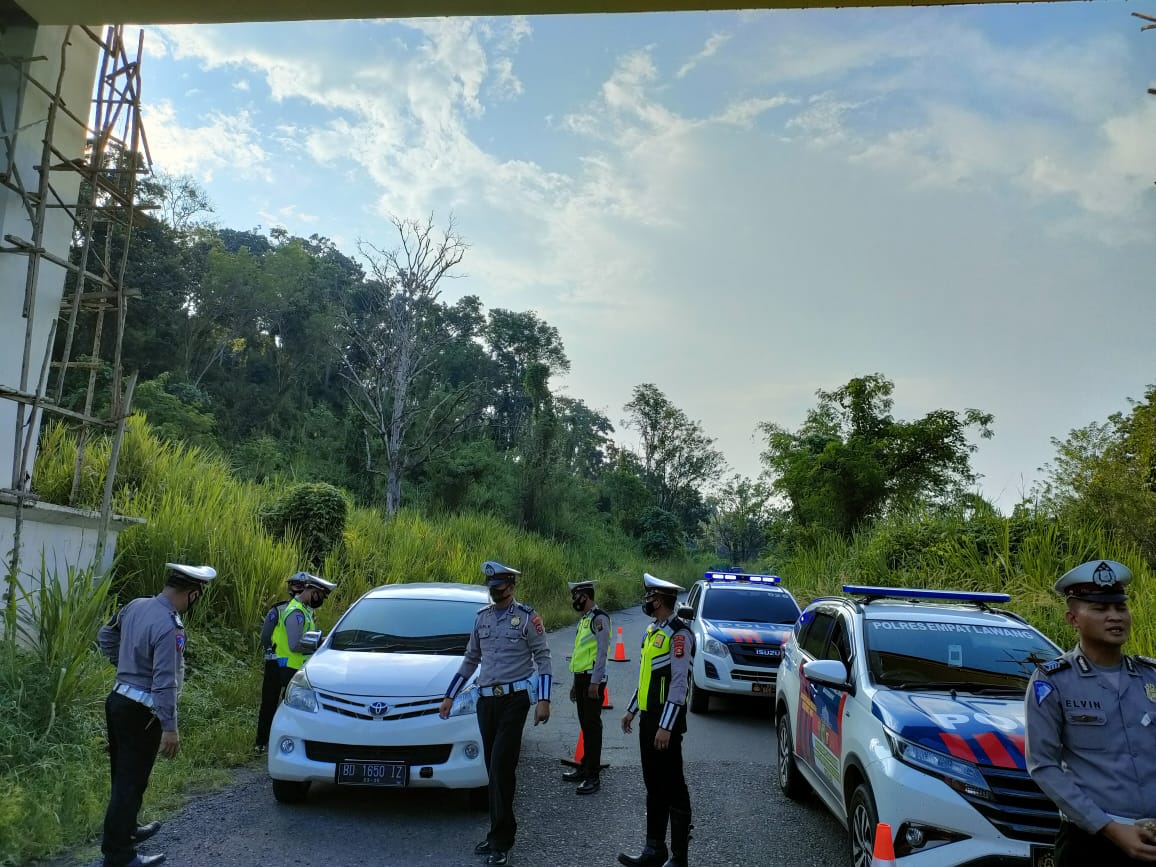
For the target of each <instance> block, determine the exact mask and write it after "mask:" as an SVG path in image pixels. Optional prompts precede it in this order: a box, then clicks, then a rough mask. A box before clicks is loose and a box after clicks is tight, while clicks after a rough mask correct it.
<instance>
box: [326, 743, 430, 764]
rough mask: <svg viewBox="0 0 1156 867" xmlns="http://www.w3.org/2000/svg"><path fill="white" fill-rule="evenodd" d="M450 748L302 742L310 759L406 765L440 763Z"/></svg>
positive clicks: (334, 762) (427, 745)
mask: <svg viewBox="0 0 1156 867" xmlns="http://www.w3.org/2000/svg"><path fill="white" fill-rule="evenodd" d="M452 750H453V745H452V744H426V745H419V746H407V747H369V746H364V745H361V744H330V743H326V742H325V741H306V742H305V756H306V758H308V759H309V761H311V762H332V763H333V764H336V763H337V762H343V761H363V762H405V763H406V764H408V765H440V764H444V763H445V762H446V761H447V760H448V759H449V757H450V752H451V751H452Z"/></svg>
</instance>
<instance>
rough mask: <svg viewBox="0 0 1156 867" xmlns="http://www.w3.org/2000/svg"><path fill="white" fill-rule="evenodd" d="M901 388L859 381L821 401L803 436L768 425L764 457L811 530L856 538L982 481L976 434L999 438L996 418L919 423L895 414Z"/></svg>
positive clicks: (879, 379) (945, 415) (946, 415)
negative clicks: (902, 511) (974, 459)
mask: <svg viewBox="0 0 1156 867" xmlns="http://www.w3.org/2000/svg"><path fill="white" fill-rule="evenodd" d="M893 390H894V383H892V382H891V381H890V380H888V379H886V378H884V377H883V375H882V374H878V373H876V374H871V375H868V376H863V377H856V378H855V379H852V380H851V381H850V382H848V383H847V384H846V385H844V386H843V387H841V388H839V389H836V390H835V391H823V390H822V389H820V390H819V391H818V392H817V395H818V398H819V403H818V406H816V407H815V408H814V409H812V410H810V411H809V412H808V413H807V418H806V420H805V421H804V423H803V425H802V427H800V428H799V430H798V431H796V432H794V433H792V432H790V431H788V430H786V429H785V428H783V427H781V426H779V425H776V424H772V423H770V422H764V423H763V424H761V425H759V430H761V431H762V433H763V434H764V435H765V436H766V438H767V448H766V450H765V451H764V452H763V453H762V460H763V464H764V466H765V467H766V475H767V476H768V477H769V478H770V479H771V480H772V483H773V487H774V490H775V491H776V492H777V493H779V494H782V495H783V496H784V497H786V498H787V500H788V502H789V503H790V507H791V513H792V516H793V517H794V518H795V520H797V521H798V522H799V523H800V524H802V525H804V526H818V527H826V528H828V529H831V530H834V531H836V532H838V533H840V534H841V535H844V536H846V535H849V534H850V533H852V532H854V531H855V530H856V529H858V528H859V527H860V526H861V525H862V524H863V523H864V522H866V521H868V520H870V519H872V518H876V517H879V516H880V515H882V514H883V513H884V512H885V511H886V510H887V509H889V508H902V507H906V506H912V505H916V504H919V503H923V502H942V501H943V500H950V499H955V498H957V497H958V495H959V494H960V493H961V492H962V491H963V490H965V489H966V488H967V487H968V486H970V485H973V484H974V483H975V482H976V481H977V477H976V476H975V474H974V473H973V472H972V470H971V455H972V453H973V452H974V451H975V449H976V447H975V446H974V445H972V444H970V443H969V442H968V439H967V435H968V432H969V430H971V429H973V428H974V429H975V430H977V431H978V432H979V435H980V436H981V437H983V438H984V439H988V438H990V437H991V436H992V430H991V424H992V420H993V416H992V415H991V414H990V413H985V412H981V411H980V410H977V409H967V410H964V411H963V413H962V414H960V413H957V412H954V411H951V410H944V409H940V410H934V411H932V412H929V413H928V414H927V415H925V416H924V417H923V418H921V419H919V420H917V421H911V422H907V421H897V420H895V419H894V418H893V417H892V416H891V408H892V405H893V401H892V399H891V394H892V391H893Z"/></svg>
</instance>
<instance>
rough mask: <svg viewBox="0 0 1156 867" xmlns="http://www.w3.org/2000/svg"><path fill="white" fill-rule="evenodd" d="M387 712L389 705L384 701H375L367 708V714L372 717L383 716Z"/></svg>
mask: <svg viewBox="0 0 1156 867" xmlns="http://www.w3.org/2000/svg"><path fill="white" fill-rule="evenodd" d="M387 710H389V705H387V704H386V703H385V702H384V701H375V702H374V703H373V704H371V705H370V706H369V712H370V713H371V714H373V715H374V716H385V712H386V711H387Z"/></svg>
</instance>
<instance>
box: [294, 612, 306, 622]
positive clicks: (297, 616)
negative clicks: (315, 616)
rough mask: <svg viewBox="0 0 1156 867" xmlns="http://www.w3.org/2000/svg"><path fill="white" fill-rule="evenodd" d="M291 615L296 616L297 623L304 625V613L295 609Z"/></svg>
mask: <svg viewBox="0 0 1156 867" xmlns="http://www.w3.org/2000/svg"><path fill="white" fill-rule="evenodd" d="M293 615H294V616H295V617H296V618H297V622H298V623H299V624H301V625H302V626H304V625H305V615H304V614H302V613H301V612H300V611H295V612H293Z"/></svg>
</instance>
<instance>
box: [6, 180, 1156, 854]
mask: <svg viewBox="0 0 1156 867" xmlns="http://www.w3.org/2000/svg"><path fill="white" fill-rule="evenodd" d="M151 183H154V186H153V187H152V188H151V195H154V196H155V197H156V200H157V202H158V203H164V205H165V206H164V207H162V208H160V209H159V211H158V212H159V213H162V214H165V215H166V216H167V219H166V220H165V221H162V220H148V221H146V222H145V223H144V224H143V226H141V227H139V228H138V234H137V235H134V238H133V251H134V252H133V255H132V259H131V263H130V271H131V273H130V274H128V275H127V276H126V283H127V284H128V285H134V286H142V287H146V291H147V292H148V296H149V303H148V304H147V305H146V304H137V305H134V306H133V307H132V308H130V317H129V319H130V322H129V335H130V337H129V338H126V343H125V346H124V359H125V365H126V367H127V368H128V369H130V370H138V371H139V372H140V376H141V382H140V385H139V386H138V388H137V392H136V399H135V407H136V409H137V410H138V412H139V413H140V414H139V415H135V416H133V417H132V418H131V419H130V420H129V422H128V425H127V431H126V436H125V442H124V446H123V450H122V453H121V458H120V464H119V468H118V473H117V478H116V485H115V489H114V504H115V509H116V511H117V512H118V513H120V514H124V515H131V516H136V517H140V518H144V519H145V521H146V523H144V524H143V525H140V526H135V527H133V528H131V529H129V530H127V531H125V532H124V533H122V534H121V536H120V538H119V540H118V545H117V559H116V562H115V565H114V567H113V570H112V574H111V575H108V576H94V575H81V574H76V575H72V576H71V577H70V580H69V581H66V582H55V581H52V580H45V576H43V575H42V574H37V577H36V580H35V581H33V580H31V579H27V585H28V586H24V587H22V588H21V590H20V593H18V595H20V594H26V600H25V601H26V602H27V604H25V605H19V604H17V602H18V601H19V600H18V599H16V598H14V599H12V600H9V603H8V604H7V605H6V606H5V611H4V621H3V626H4V632H3V637H2V638H0V864H21V863H26V862H27V861H28V860H30V859H33V858H37V857H41V856H45V855H49V854H51V853H53V852H56V851H58V850H60V849H62V848H67V847H71V846H77V845H84V844H86V843H87V842H90V841H91V840H92V839H93V838H94V836H95V835H96V834H98V832H99V828H100V823H101V819H102V816H103V810H104V806H105V798H106V797H107V791H108V770H107V763H106V757H105V754H104V746H103V737H104V723H103V700H104V696H105V694H106V693H107V690H108V688H109V685H110V683H111V679H112V671H111V668H110V666H108V664H107V663H105V662H104V661H103V660H102V659H101V658H100V657H99V655H98V654H96V653H95V652H94V649H93V638H94V636H95V633H96V630H97V628H98V626H99V624H100V623H101V622H102V620H103V619H104V618H106V617H107V616H108V614H109V612H110V611H111V610H112V609H113V607H114V606H116V605H119V604H122V603H123V602H125V601H127V600H129V599H131V598H134V597H136V596H141V595H151V594H154V593H156V592H157V590H158V589H159V585H160V583H161V580H162V578H163V567H164V563H165V562H167V561H172V560H177V561H182V562H187V563H208V564H211V565H212V566H214V567H215V568H216V569H217V570H218V572H219V574H220V578H219V580H218V581H217V582H215V584H214V586H213V587H212V589H211V591H210V593H209V594H208V595H207V596H206V598H205V599H204V601H202V602H201V603H200V604H199V606H198V607H197V609H196V610H195V611H194V612H192V613H191V615H190V616H189V617H188V618H187V621H188V627H189V643H188V649H187V663H188V679H187V684H186V688H185V691H184V695H183V696H182V699H181V720H182V725H181V734H182V750H181V754H180V756H179V757H178V758H177V759H176V760H174V761H172V762H161V763H159V765H158V770H157V772H156V773H155V775H154V777H153V783H152V785H151V786H150V788H149V791H148V795H147V800H146V806H145V815H146V816H149V817H154V816H158V815H160V814H163V813H164V812H165V811H167V810H171V809H173V808H175V807H176V806H178V805H179V803H180V801H181V799H182V798H183V797H185V796H187V795H188V794H189V793H190V792H193V791H196V790H197V789H199V788H204V787H210V786H214V785H218V784H220V783H222V782H223V781H225V780H226V779H227V778H228V769H229V768H231V767H235V766H238V765H241V764H245V763H247V762H249V761H251V750H250V745H251V743H252V739H253V728H254V722H255V721H254V717H255V708H256V703H257V695H258V688H259V673H260V667H261V658H260V653H259V649H258V647H257V635H258V628H259V624H260V620H261V617H262V615H263V614H264V612H265V610H266V609H267V607H268V606H269V605H270V604H271V603H272V602H273V601H275V600H277V599H280V598H282V596H283V592H284V582H285V579H286V578H287V577H288V576H289V575H291V574H292V573H293V572H295V571H297V570H299V569H310V570H313V571H317V572H319V573H321V574H324V575H325V576H326V577H328V578H331V579H333V580H336V581H337V582H338V589H337V591H336V592H335V593H334V594H333V595H332V596H331V597H330V601H329V602H328V604H327V605H326V607H325V608H323V609H322V610H321V612H320V617H319V620H320V623H321V625H322V627H324V628H329V627H330V626H331V625H332V623H333V622H334V620H335V619H336V617H337V616H339V615H340V613H341V612H343V611H344V610H345V608H346V607H347V606H348V605H349V604H350V603H351V602H352V601H353V600H355V599H356V598H357V597H358V596H359V595H360V594H362V593H363V592H365V591H366V590H368V589H370V588H371V587H374V586H377V585H380V584H385V583H394V582H409V581H428V580H434V581H465V582H471V583H479V582H480V580H481V577H482V576H481V572H480V569H479V566H480V564H481V563H482V562H483V561H484V560H487V559H498V560H501V561H502V562H505V563H507V564H509V565H511V566H514V567H516V568H518V569H520V570H521V571H522V573H523V577H522V579H521V580H520V581H519V588H518V595H519V597H520V598H522V599H524V600H525V601H527V602H530V603H531V604H533V605H534V606H535V607H536V608H537V609H538V610H539V611H540V612H541V613H542V615H543V617H544V619H545V621H546V623H547V624H548V625H549V626H551V627H558V626H563V625H565V624H567V623H570V622H573V620H574V618H575V615H574V612H573V611H572V610H571V608H570V605H569V594H568V592H567V588H566V581H572V580H575V579H577V578H579V577H592V578H594V579H596V580H597V581H598V582H599V588H600V597H599V601H600V603H602V604H603V605H605V606H607V607H609V608H620V607H625V606H629V605H633V604H635V603H636V602H637V600H638V599H639V596H640V578H641V574H642V572H643V571H644V570H645V571H649V572H651V573H652V574H655V575H658V576H660V577H662V578H667V579H670V580H674V581H676V582H678V583H680V584H684V585H689V584H690V583H691V582H693V581H694V580H696V579H697V577H699V576H700V575H701V573H702V571H703V570H704V569H705V568H710V567H716V566H739V567H745V568H748V569H757V570H759V571H770V572H775V573H778V574H779V575H781V576H782V577H783V580H784V582H785V584H786V585H787V586H789V587H790V588H791V589H792V590H793V591H794V592H795V594H796V595H797V596H798V597H799V601H800V602H802V603H806V602H807V601H809V600H810V599H811V598H812V597H814V596H817V595H822V594H829V593H838V592H839V589H840V587H841V585H842V584H843V583H845V582H847V583H864V584H882V585H891V586H904V585H906V586H923V587H951V588H966V589H975V590H998V591H1004V592H1008V593H1010V594H1011V595H1012V602H1011V603H1010V605H1009V607H1010V608H1012V609H1013V610H1015V611H1017V612H1019V613H1021V614H1022V615H1024V616H1025V617H1027V618H1028V619H1029V620H1030V621H1031V622H1032V623H1033V624H1035V625H1037V626H1038V627H1040V628H1041V629H1042V630H1043V631H1045V632H1046V633H1047V634H1049V635H1050V636H1051V637H1052V638H1053V639H1055V640H1056V641H1058V642H1059V643H1060V644H1062V645H1067V644H1070V643H1071V640H1072V637H1071V635H1070V633H1069V632H1068V630H1067V628H1066V627H1065V626H1064V625H1063V622H1062V607H1061V605H1060V604H1059V601H1058V600H1057V599H1056V598H1055V595H1054V594H1053V592H1052V590H1051V586H1052V583H1053V582H1054V581H1055V579H1056V578H1057V577H1058V575H1059V574H1060V573H1061V572H1062V571H1064V570H1065V569H1067V568H1070V567H1071V566H1073V565H1075V564H1077V563H1079V562H1082V561H1084V560H1087V559H1092V558H1095V557H1111V558H1114V559H1118V560H1120V561H1122V562H1124V563H1126V564H1128V565H1129V566H1130V567H1131V568H1132V569H1133V570H1134V572H1135V574H1136V579H1137V580H1136V583H1135V585H1134V588H1133V592H1132V594H1131V595H1132V599H1133V610H1134V612H1135V626H1134V633H1133V635H1134V638H1133V642H1132V645H1131V650H1132V651H1133V652H1138V653H1145V654H1149V655H1151V654H1152V653H1153V652H1154V651H1156V634H1154V630H1156V624H1154V617H1156V587H1154V586H1153V584H1152V577H1153V576H1152V569H1153V565H1154V564H1156V410H1154V409H1153V404H1152V398H1153V395H1154V394H1156V392H1153V391H1150V392H1149V393H1148V394H1146V395H1145V396H1144V398H1143V399H1142V400H1140V401H1137V402H1134V403H1132V404H1131V406H1130V407H1129V409H1128V411H1127V412H1122V413H1120V414H1119V415H1117V416H1113V417H1112V418H1110V419H1107V420H1103V421H1095V422H1092V423H1091V424H1089V425H1088V427H1086V428H1084V429H1081V430H1077V431H1073V432H1071V433H1070V434H1069V435H1068V436H1067V438H1065V439H1058V440H1055V441H1054V446H1055V450H1056V451H1055V458H1054V460H1053V463H1052V464H1051V465H1050V466H1049V467H1048V468H1047V473H1046V479H1045V481H1044V482H1043V483H1041V484H1040V485H1039V486H1038V488H1037V489H1035V490H1033V491H1030V492H1025V495H1024V498H1023V500H1022V502H1020V503H1018V504H1016V505H1015V506H1014V507H1013V508H1012V509H1011V510H1010V513H1009V514H1003V513H1001V512H1000V511H999V509H997V508H996V506H995V505H993V504H992V503H990V502H987V501H986V500H984V499H983V498H982V497H981V496H980V495H979V494H978V493H977V491H978V490H980V481H981V480H980V479H978V478H977V477H976V476H975V474H974V472H973V470H972V468H971V457H972V455H973V454H974V452H975V450H976V449H977V448H980V447H982V443H983V441H984V440H986V439H987V438H989V437H991V436H992V435H994V434H995V433H996V432H997V431H998V420H997V419H993V418H992V417H991V415H990V414H988V413H986V412H984V411H983V410H982V409H974V408H965V409H958V410H956V409H947V408H944V409H937V410H933V411H931V412H928V413H927V414H926V415H924V416H922V417H920V418H916V419H911V420H905V419H897V418H895V417H894V415H893V412H892V391H893V384H892V382H891V381H890V380H888V379H887V378H886V377H885V376H883V375H882V374H879V373H871V374H865V375H863V376H858V377H855V378H852V379H851V380H849V381H848V382H847V383H845V384H843V385H836V386H835V387H834V388H833V390H831V391H826V390H822V391H819V392H818V393H817V395H816V398H817V399H816V403H815V406H814V408H813V409H812V410H811V412H810V413H809V414H808V416H807V418H806V419H805V420H804V422H803V424H802V425H800V427H799V428H798V429H795V430H791V429H788V428H786V427H784V426H782V425H781V424H779V423H777V422H775V421H773V420H768V421H766V422H765V423H764V424H762V425H761V426H760V427H759V429H758V431H757V433H758V435H759V436H760V437H761V439H762V441H763V443H764V452H763V461H762V462H763V467H762V470H763V471H762V472H761V473H760V474H759V475H758V476H757V477H755V478H748V477H744V476H742V475H736V474H734V473H732V472H731V471H730V470H729V469H728V467H727V463H726V459H725V456H724V455H722V454H721V452H719V451H718V449H717V448H716V447H715V442H714V440H713V438H712V437H711V436H710V434H709V432H708V427H709V424H704V423H702V422H699V421H696V420H694V419H691V418H690V417H688V416H687V414H686V413H685V412H684V411H683V410H681V409H680V408H679V407H677V406H676V405H675V404H674V403H673V402H672V401H671V400H670V398H669V397H667V395H666V394H665V393H664V392H663V391H662V389H661V388H660V387H659V385H658V384H655V383H639V384H637V385H636V386H635V387H634V388H633V389H632V391H631V395H630V399H629V400H628V401H627V402H626V403H625V404H624V405H623V406H622V407H621V419H620V420H619V422H618V424H617V425H616V424H615V423H614V422H612V420H611V418H610V417H609V416H608V415H607V414H606V413H605V412H603V411H598V410H595V409H593V408H591V407H589V406H587V405H586V404H585V403H584V402H583V401H582V400H581V399H579V398H577V397H574V396H566V395H562V394H561V393H559V391H558V390H557V389H556V388H555V387H553V386H552V381H553V380H554V379H555V378H557V377H559V376H561V375H563V374H565V373H566V372H567V371H568V370H569V368H570V362H569V359H568V358H567V356H566V353H565V349H564V346H563V343H562V339H561V335H560V334H559V333H558V331H557V329H555V328H554V327H553V326H551V325H549V324H548V323H547V322H545V321H544V320H543V319H541V318H540V317H539V316H538V314H537V313H535V312H534V311H510V310H502V309H486V308H485V307H484V306H483V304H482V301H481V299H479V298H477V297H476V296H472V295H461V296H460V297H456V298H454V299H452V300H451V299H447V298H444V297H443V296H442V294H441V292H442V286H443V282H442V280H443V278H444V277H449V276H453V275H454V271H455V268H456V266H457V264H458V262H460V261H461V259H462V258H463V257H464V256H466V255H467V253H468V248H467V247H466V246H465V244H464V242H463V241H462V240H461V238H460V236H458V234H457V231H456V229H455V228H454V227H452V226H449V227H447V228H446V229H445V230H444V231H442V230H439V229H438V228H437V227H436V226H435V224H434V223H433V221H432V220H429V221H406V220H399V221H397V222H396V223H395V224H394V225H393V226H392V227H391V229H390V232H391V237H392V242H391V239H390V238H386V239H383V241H382V247H381V248H377V247H366V248H364V249H362V250H361V251H360V252H361V254H362V259H361V260H360V261H364V262H368V263H370V267H369V269H368V271H367V270H366V269H363V267H362V266H361V265H360V264H359V260H355V259H354V258H351V257H350V256H348V255H346V254H344V253H342V252H341V251H339V250H337V248H336V247H335V246H334V245H333V244H332V243H331V242H330V241H328V240H327V239H325V238H323V237H319V236H313V237H311V238H308V239H305V238H294V237H290V236H288V235H287V234H286V233H284V232H282V231H279V230H274V231H272V232H269V233H267V234H262V233H259V232H242V231H235V230H231V229H224V228H220V227H217V226H214V225H213V224H212V223H211V222H209V221H208V219H207V218H208V216H209V212H208V210H207V207H208V206H207V203H205V202H204V200H203V197H202V196H200V194H199V193H197V191H196V189H195V185H193V184H191V183H190V182H188V181H187V179H186V180H182V179H175V180H174V179H165V178H163V177H162V178H161V179H159V180H158V181H155V182H151ZM114 231H119V229H115V228H114ZM108 242H109V243H110V244H112V245H115V244H117V243H122V242H123V239H121V238H119V237H117V236H115V235H114V236H113V237H111V238H109V239H108ZM413 250H416V251H418V253H417V254H416V255H417V258H407V256H409V255H410V254H409V253H407V251H413ZM89 336H91V335H89ZM78 339H82V338H78ZM109 355H110V353H105V356H106V357H107V356H109ZM80 385H81V384H80V383H79V382H78V383H71V382H66V383H65V389H64V393H65V394H66V395H69V394H71V395H73V398H74V399H76V400H80V399H81V395H82V394H83V389H82V388H81V387H80ZM833 385H834V384H833ZM66 402H67V401H66ZM77 449H78V443H77V432H76V431H75V430H73V429H71V428H69V427H68V426H66V425H63V424H60V425H55V426H48V427H46V428H45V429H44V430H43V432H42V435H41V445H40V452H39V456H38V459H37V464H36V468H35V472H34V474H33V486H34V488H35V490H36V492H37V494H38V495H39V496H40V497H41V498H42V499H44V500H45V501H48V502H55V503H63V504H70V505H74V506H78V507H88V508H91V507H94V506H95V505H96V504H97V503H98V502H99V500H100V496H101V492H102V490H103V484H104V478H105V474H106V467H107V464H108V455H109V451H110V444H109V442H108V441H107V440H95V441H90V442H88V443H87V445H86V448H85V452H84V461H83V466H82V472H81V475H80V485H79V489H78V491H77V492H76V495H75V496H73V492H72V487H73V484H72V479H73V468H74V466H75V464H76V455H77ZM33 571H34V572H36V570H33ZM32 585H35V586H32ZM21 612H24V613H23V614H22V613H21Z"/></svg>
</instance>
